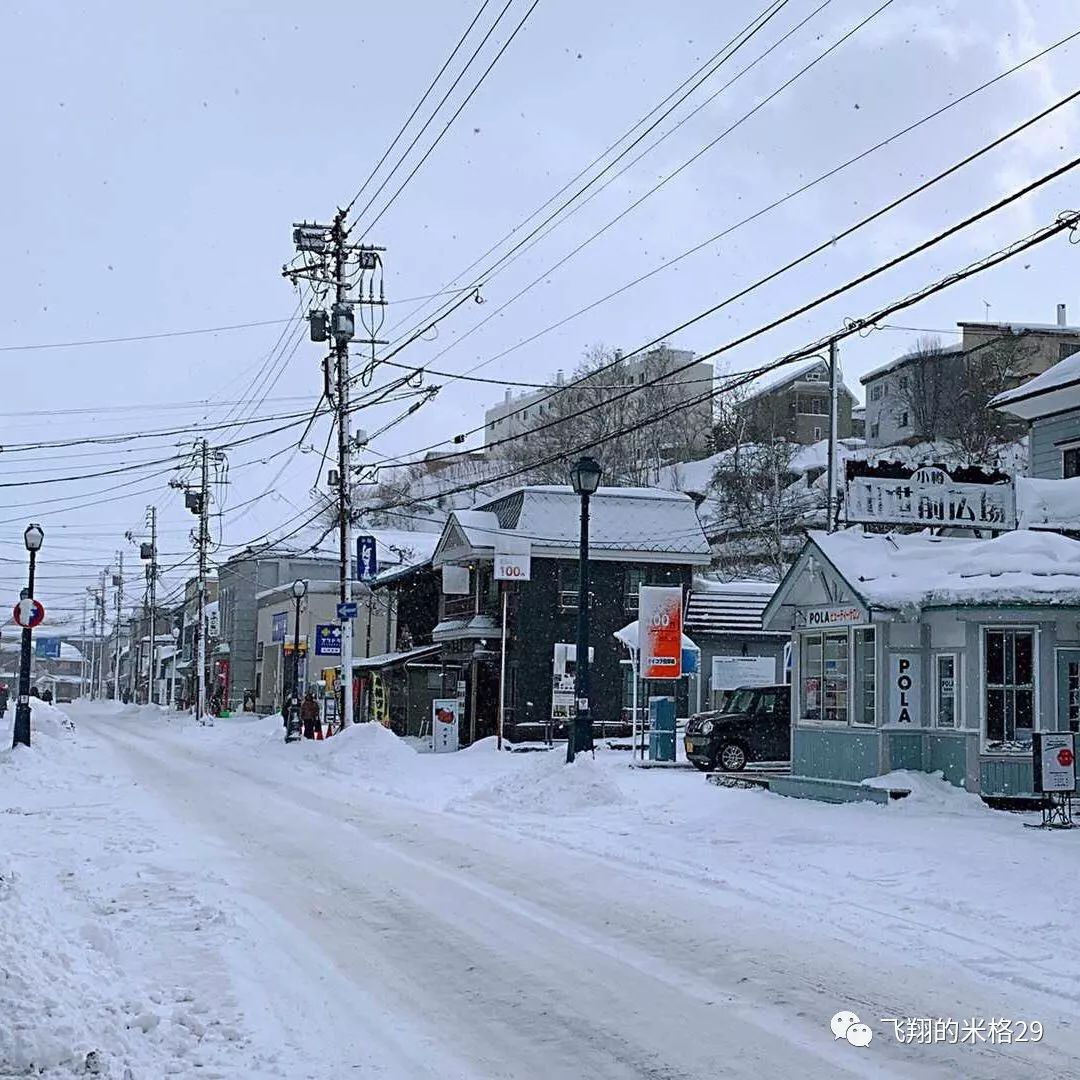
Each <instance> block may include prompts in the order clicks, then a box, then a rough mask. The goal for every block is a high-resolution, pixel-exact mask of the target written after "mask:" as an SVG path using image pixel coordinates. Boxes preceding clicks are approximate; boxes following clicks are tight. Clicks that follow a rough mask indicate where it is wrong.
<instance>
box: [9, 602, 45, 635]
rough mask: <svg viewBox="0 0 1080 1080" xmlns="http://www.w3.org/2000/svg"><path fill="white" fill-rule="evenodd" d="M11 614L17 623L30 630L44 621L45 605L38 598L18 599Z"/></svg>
mask: <svg viewBox="0 0 1080 1080" xmlns="http://www.w3.org/2000/svg"><path fill="white" fill-rule="evenodd" d="M13 614H14V617H15V622H16V624H17V625H19V626H23V627H29V628H30V629H31V630H32V629H33V628H34V627H35V626H39V625H40V624H41V623H43V622H44V621H45V605H44V604H43V603H42V602H41V601H40V600H20V601H19V602H18V603H17V604H16V605H15V608H14V611H13Z"/></svg>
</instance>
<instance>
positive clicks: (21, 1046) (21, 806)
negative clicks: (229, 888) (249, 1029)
mask: <svg viewBox="0 0 1080 1080" xmlns="http://www.w3.org/2000/svg"><path fill="white" fill-rule="evenodd" d="M32 710H33V718H32V730H33V745H32V747H31V748H30V749H26V748H25V747H21V746H20V747H17V748H15V749H14V750H5V751H3V752H0V1017H3V1022H2V1023H0V1076H3V1077H8V1076H23V1075H35V1076H45V1077H68V1076H80V1077H82V1076H86V1075H98V1076H103V1077H109V1078H115V1080H125V1078H131V1080H143V1078H146V1077H164V1076H169V1075H178V1076H190V1075H193V1074H194V1073H195V1072H198V1074H199V1075H202V1076H207V1077H212V1076H217V1077H222V1076H241V1075H242V1076H252V1077H259V1076H267V1077H269V1076H285V1075H290V1074H291V1073H290V1070H289V1069H288V1068H287V1067H286V1064H285V1063H284V1062H277V1063H275V1062H274V1061H273V1060H271V1059H270V1058H269V1057H267V1056H266V1055H263V1054H262V1053H261V1052H260V1051H259V1050H258V1049H257V1048H255V1047H253V1046H252V1045H251V1044H250V1041H249V1040H248V1039H247V1038H245V1036H244V1034H243V1033H242V1024H243V1019H242V1016H241V1013H240V1010H239V1008H238V1004H237V1000H236V994H235V992H234V991H233V989H232V988H231V987H230V973H229V970H228V967H227V963H226V959H225V956H224V955H223V947H224V946H225V945H226V944H227V942H228V939H229V936H230V931H229V926H230V918H229V915H228V912H227V909H226V907H225V906H224V905H223V904H222V903H221V902H220V898H214V899H211V898H208V896H207V895H205V893H206V892H207V891H210V892H212V891H213V890H200V885H201V884H203V881H202V880H201V879H202V877H203V875H201V874H200V873H199V870H198V866H197V861H196V860H195V859H194V858H193V857H192V854H191V853H187V852H185V851H184V849H183V844H182V842H181V839H180V838H177V837H175V836H170V835H169V829H168V823H167V822H164V821H161V820H158V821H154V820H151V819H149V818H148V817H147V810H146V800H145V798H143V797H142V796H141V795H139V793H133V792H132V791H131V789H130V785H127V786H125V783H124V781H122V780H118V779H116V778H115V777H114V776H112V775H109V773H108V772H107V771H105V770H103V768H102V767H103V766H104V765H106V764H107V758H106V757H103V756H102V754H101V753H100V751H101V749H102V748H101V747H100V746H98V745H95V743H94V741H93V740H88V739H87V738H86V737H84V736H83V735H81V734H80V732H79V731H78V730H77V729H75V730H72V724H71V721H70V720H69V718H68V716H67V714H66V713H64V712H62V711H61V710H59V709H56V708H53V707H51V706H49V705H46V704H44V703H41V702H35V703H34V704H33V706H32ZM133 794H135V795H138V798H136V799H133V798H132V795H133ZM293 1075H295V1074H293Z"/></svg>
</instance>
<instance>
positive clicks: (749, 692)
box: [724, 688, 757, 713]
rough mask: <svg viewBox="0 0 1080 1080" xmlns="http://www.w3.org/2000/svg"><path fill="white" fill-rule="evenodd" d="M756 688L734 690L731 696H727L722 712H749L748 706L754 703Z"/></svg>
mask: <svg viewBox="0 0 1080 1080" xmlns="http://www.w3.org/2000/svg"><path fill="white" fill-rule="evenodd" d="M756 693H757V691H756V690H754V689H752V688H748V689H745V690H735V691H734V692H733V693H732V695H731V697H730V698H728V701H727V703H726V704H725V706H724V712H726V713H744V712H749V711H750V707H751V706H752V705H753V703H754V695H755V694H756Z"/></svg>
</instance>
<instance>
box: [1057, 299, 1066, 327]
mask: <svg viewBox="0 0 1080 1080" xmlns="http://www.w3.org/2000/svg"><path fill="white" fill-rule="evenodd" d="M1066 325H1067V324H1066V322H1065V305H1064V304H1058V326H1066Z"/></svg>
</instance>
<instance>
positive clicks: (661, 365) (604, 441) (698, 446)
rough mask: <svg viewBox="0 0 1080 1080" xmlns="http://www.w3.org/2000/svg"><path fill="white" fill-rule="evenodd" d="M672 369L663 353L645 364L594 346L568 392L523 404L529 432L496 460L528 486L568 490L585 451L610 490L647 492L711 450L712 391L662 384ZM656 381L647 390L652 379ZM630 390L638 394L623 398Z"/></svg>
mask: <svg viewBox="0 0 1080 1080" xmlns="http://www.w3.org/2000/svg"><path fill="white" fill-rule="evenodd" d="M674 366H675V363H674V361H673V360H672V359H671V357H670V355H669V354H667V353H666V351H665V350H663V349H662V348H661V349H659V350H657V351H656V352H654V353H651V354H649V355H648V356H646V357H645V359H644V363H640V362H637V361H635V362H634V363H631V362H630V361H628V360H626V359H624V358H623V357H622V356H621V355H620V354H619V352H618V351H617V350H610V349H607V348H605V347H604V346H600V345H598V346H594V347H593V348H592V349H590V350H589V351H588V352H587V353H586V356H585V360H584V361H583V363H582V364H581V365H580V367H579V368H578V369H577V370H576V371H575V372H574V375H573V379H572V381H571V383H569V384H568V385H567V387H566V389H564V390H562V391H560V392H558V393H555V394H553V395H551V396H549V397H547V398H546V399H545V400H541V401H539V402H537V403H536V404H526V403H523V406H522V411H523V413H527V414H529V415H527V416H524V417H523V419H524V420H525V421H526V422H527V423H528V424H529V427H530V428H531V429H533V430H528V431H526V432H525V433H524V434H523V435H521V436H520V437H518V438H516V439H514V440H513V441H511V442H509V443H508V444H507V445H506V446H505V447H504V448H503V449H502V450H501V454H502V456H503V457H504V458H505V460H506V461H508V462H510V463H511V464H512V465H514V466H517V467H520V468H521V469H522V470H523V472H522V480H523V482H526V483H557V484H565V483H566V480H567V469H568V467H569V465H570V461H571V458H572V457H573V456H574V455H575V454H576V453H577V452H578V448H579V447H588V448H589V452H590V453H593V454H595V455H596V456H597V457H598V458H599V459H600V460H601V462H602V463H603V466H604V479H605V481H606V482H607V483H611V484H622V485H634V486H644V485H649V484H653V483H655V482H656V479H657V474H658V472H659V469H660V468H661V467H662V466H664V465H667V464H669V463H671V462H673V461H676V460H679V459H680V458H686V457H691V456H700V454H701V453H702V452H703V451H707V450H708V449H709V446H710V429H711V426H712V424H711V417H712V409H711V404H710V402H709V399H708V398H707V397H705V395H707V394H708V393H709V391H710V390H711V387H709V386H699V385H696V384H692V383H686V382H680V381H678V380H677V379H674V378H673V379H663V376H664V375H666V374H669V373H670V372H671V371H672V370H673V368H674ZM656 378H660V379H661V381H659V382H657V383H655V385H648V386H645V385H644V384H645V383H651V381H652V380H653V379H656ZM634 386H641V387H642V389H641V390H640V392H632V393H627V391H628V390H630V389H631V388H632V387H634Z"/></svg>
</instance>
